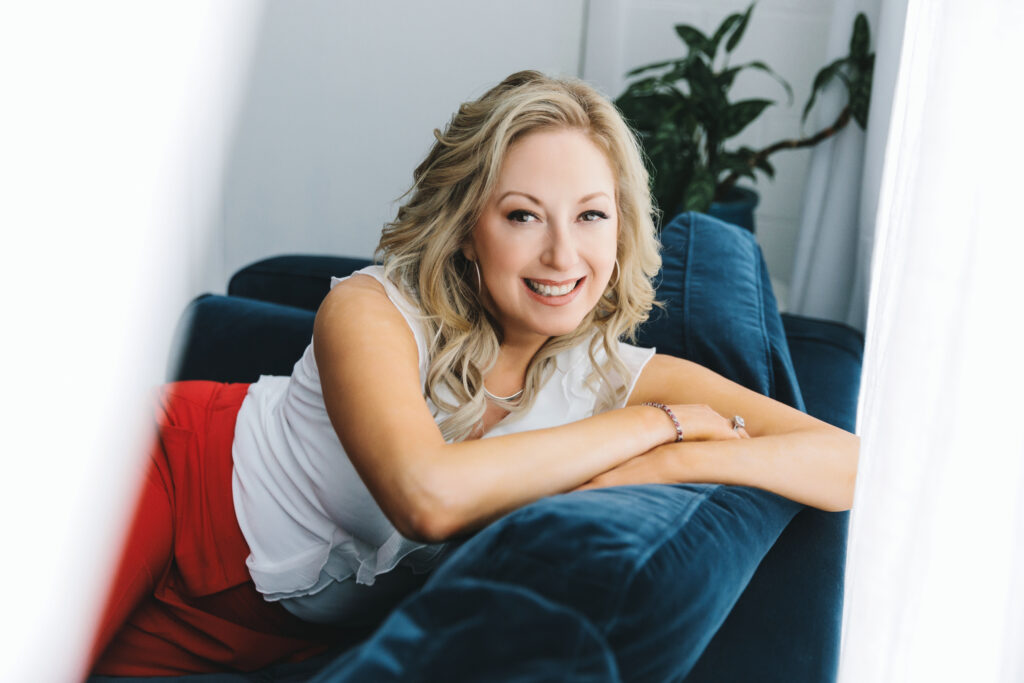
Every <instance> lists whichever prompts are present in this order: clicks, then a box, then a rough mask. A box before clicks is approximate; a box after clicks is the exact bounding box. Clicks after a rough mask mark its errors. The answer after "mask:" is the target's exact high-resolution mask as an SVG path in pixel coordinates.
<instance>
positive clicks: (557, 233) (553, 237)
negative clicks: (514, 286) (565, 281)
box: [541, 224, 579, 271]
mask: <svg viewBox="0 0 1024 683" xmlns="http://www.w3.org/2000/svg"><path fill="white" fill-rule="evenodd" d="M541 261H542V263H544V265H546V266H548V267H549V268H552V269H553V270H562V271H564V270H569V269H570V268H572V267H573V266H575V265H576V263H577V261H579V252H578V250H577V245H576V236H575V234H574V233H573V231H572V228H571V227H569V226H567V225H561V224H556V225H552V226H551V229H550V231H549V233H548V243H547V247H546V248H545V250H544V257H543V258H542V259H541Z"/></svg>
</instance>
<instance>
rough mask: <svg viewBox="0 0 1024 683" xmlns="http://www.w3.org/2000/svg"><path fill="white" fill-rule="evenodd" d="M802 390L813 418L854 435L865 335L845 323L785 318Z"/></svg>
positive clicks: (783, 320) (784, 325)
mask: <svg viewBox="0 0 1024 683" xmlns="http://www.w3.org/2000/svg"><path fill="white" fill-rule="evenodd" d="M782 325H783V327H784V328H785V329H786V340H787V342H788V343H789V352H790V355H791V357H792V358H793V368H794V369H795V370H796V376H797V381H799V382H800V391H801V393H802V394H803V397H804V403H805V404H806V406H807V412H808V413H809V414H810V415H813V416H814V417H816V418H818V419H819V420H824V421H825V422H828V423H829V424H832V425H835V426H836V427H841V428H842V429H845V430H846V431H848V432H852V431H853V430H854V428H855V427H856V422H857V396H858V394H859V392H860V372H861V365H862V363H863V358H864V335H863V334H861V333H860V332H859V331H857V330H855V329H854V328H852V327H849V326H847V325H843V324H842V323H837V322H832V321H829V320H819V319H817V318H807V317H804V316H800V315H794V314H791V313H784V314H783V315H782Z"/></svg>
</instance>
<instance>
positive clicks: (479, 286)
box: [473, 261, 484, 294]
mask: <svg viewBox="0 0 1024 683" xmlns="http://www.w3.org/2000/svg"><path fill="white" fill-rule="evenodd" d="M473 267H474V268H476V293H477V294H480V293H481V292H483V289H484V286H483V283H482V282H481V281H480V264H479V263H477V262H476V261H473Z"/></svg>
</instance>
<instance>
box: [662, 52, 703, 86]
mask: <svg viewBox="0 0 1024 683" xmlns="http://www.w3.org/2000/svg"><path fill="white" fill-rule="evenodd" d="M701 54H702V53H700V52H691V53H690V54H689V55H688V56H687V57H686V59H680V60H677V61H676V62H675V64H674V66H673V67H672V68H671V69H670V70H668V71H666V72H665V73H663V74H662V75H661V77H660V78H661V80H662V82H663V83H673V82H675V81H678V80H679V79H681V78H686V77H687V76H686V74H687V72H688V71H689V70H690V65H691V64H693V63H694V62H699V61H700V55H701Z"/></svg>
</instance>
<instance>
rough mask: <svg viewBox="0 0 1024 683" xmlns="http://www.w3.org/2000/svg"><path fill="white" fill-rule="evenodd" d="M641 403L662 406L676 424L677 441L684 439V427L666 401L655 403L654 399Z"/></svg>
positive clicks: (654, 406) (656, 406) (655, 406)
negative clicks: (680, 424)
mask: <svg viewBox="0 0 1024 683" xmlns="http://www.w3.org/2000/svg"><path fill="white" fill-rule="evenodd" d="M641 405H645V406H651V407H652V408H661V409H662V410H664V411H665V414H666V415H668V417H669V419H670V420H672V424H674V425H675V426H676V443H679V442H680V441H682V440H683V428H682V427H681V426H679V419H678V418H677V417H676V414H675V413H673V412H672V409H671V408H669V407H668V406H667V405H665V404H664V403H655V402H654V401H646V402H644V403H642V404H641Z"/></svg>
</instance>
